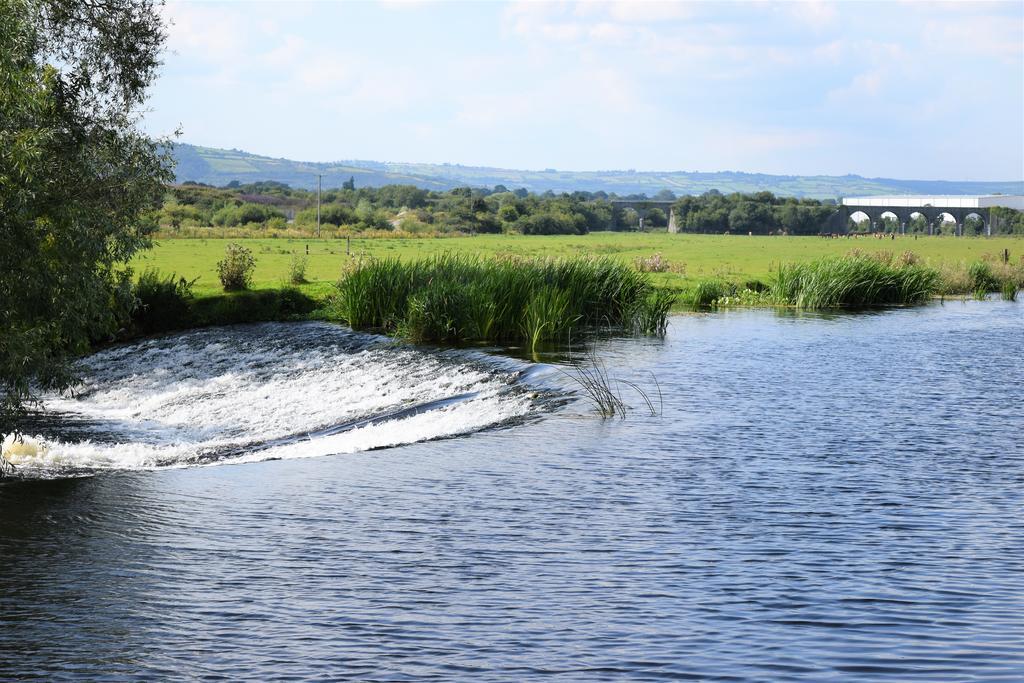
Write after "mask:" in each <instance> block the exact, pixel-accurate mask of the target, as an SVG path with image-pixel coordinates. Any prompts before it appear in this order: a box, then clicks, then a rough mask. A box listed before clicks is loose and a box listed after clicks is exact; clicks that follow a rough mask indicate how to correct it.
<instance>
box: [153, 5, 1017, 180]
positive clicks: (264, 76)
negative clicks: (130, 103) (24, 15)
mask: <svg viewBox="0 0 1024 683" xmlns="http://www.w3.org/2000/svg"><path fill="white" fill-rule="evenodd" d="M164 11H165V14H166V15H167V17H168V18H169V19H170V20H171V22H172V25H171V27H170V38H169V48H170V50H171V51H170V52H169V53H168V54H167V55H166V59H165V65H164V68H163V73H162V76H161V78H160V79H159V81H158V82H157V83H156V85H155V86H154V88H153V93H152V95H153V96H152V98H151V100H150V103H149V105H150V108H151V111H149V112H148V114H147V115H146V119H145V127H146V128H147V130H148V131H150V132H152V133H158V134H160V133H168V132H170V131H172V130H174V129H175V128H176V127H178V126H179V125H180V126H181V128H182V131H183V135H182V137H181V140H182V141H184V142H191V143H194V144H200V145H209V146H214V147H228V148H238V149H243V150H246V151H250V152H255V153H259V154H267V155H270V156H276V157H287V158H291V159H300V160H306V161H335V160H341V159H373V160H379V161H413V162H437V163H443V162H451V163H462V164H468V165H487V166H501V167H507V168H530V169H539V168H561V169H572V170H600V169H625V168H634V169H637V170H688V171H694V170H699V171H720V170H735V171H748V172H764V173H781V174H818V173H821V174H835V175H838V174H845V173H857V174H860V175H865V176H885V177H897V178H921V179H935V178H946V179H968V180H1019V179H1022V178H1024V3H1022V2H1019V1H1018V2H1010V3H980V2H962V3H925V2H903V3H901V2H885V3H870V2H842V3H825V2H785V3H770V2H753V3H739V2H721V3H689V2H687V3H673V2H653V3H645V2H553V3H546V2H529V3H497V2H494V3H490V2H474V3H462V2H415V1H409V0H405V1H387V2H365V3H364V2H344V3H340V2H339V3H332V2H317V3H295V2H289V3H284V2H232V3H203V2H173V1H171V2H168V4H167V6H166V8H165V10H164Z"/></svg>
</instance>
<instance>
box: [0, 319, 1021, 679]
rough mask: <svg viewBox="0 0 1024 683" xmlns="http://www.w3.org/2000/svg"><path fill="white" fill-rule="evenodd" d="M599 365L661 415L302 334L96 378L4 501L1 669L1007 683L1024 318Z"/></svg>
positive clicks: (556, 377)
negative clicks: (599, 406) (615, 414)
mask: <svg viewBox="0 0 1024 683" xmlns="http://www.w3.org/2000/svg"><path fill="white" fill-rule="evenodd" d="M591 347H592V348H593V349H594V352H595V353H596V355H597V357H599V358H600V359H602V361H603V363H604V364H605V365H606V367H607V368H608V371H609V373H610V374H611V375H612V376H614V377H619V378H622V379H628V380H631V381H634V382H636V383H637V384H638V385H639V386H641V387H642V388H644V389H645V390H646V391H647V393H648V395H649V396H651V397H652V401H653V402H654V404H655V407H656V412H657V413H658V414H657V415H652V414H651V412H650V411H649V410H647V409H646V407H645V404H644V403H643V401H642V400H641V398H640V397H639V395H638V394H636V392H635V391H633V390H632V389H631V388H629V387H628V386H627V385H625V384H622V385H620V388H621V391H622V396H623V399H624V400H626V401H627V402H628V403H630V404H632V405H633V406H634V407H635V409H634V410H631V411H630V412H629V414H628V416H627V417H626V419H609V420H602V419H600V418H599V417H597V416H596V415H594V413H593V411H592V410H591V408H590V407H589V406H588V405H587V403H586V402H585V401H581V400H575V399H574V398H573V396H572V394H571V392H572V390H573V386H574V385H573V383H572V381H571V380H570V379H569V378H567V377H566V376H565V375H563V374H562V373H560V372H558V371H557V370H555V369H554V367H553V365H552V364H550V363H540V364H535V363H531V362H528V361H526V360H517V359H515V358H512V357H508V356H506V355H503V354H497V353H494V352H484V351H451V350H449V351H430V350H415V349H409V348H404V347H397V346H395V345H393V344H391V343H389V342H388V341H387V340H383V339H381V338H373V337H367V336H363V335H356V334H353V333H351V332H348V331H346V330H344V329H343V328H338V327H333V326H330V325H327V324H319V323H304V324H297V325H276V324H275V325H261V326H251V327H237V328H224V329H213V330H205V331H199V332H193V333H189V334H185V335H178V336H175V337H168V338H165V339H159V340H150V341H147V342H143V343H140V344H135V345H131V346H126V347H118V348H113V349H109V350H106V351H104V352H102V353H101V354H98V355H97V356H95V357H93V358H91V359H89V361H88V366H89V370H88V373H87V375H86V377H87V379H86V382H85V384H84V385H83V386H82V387H81V390H80V393H79V395H78V396H77V397H74V398H64V399H57V398H51V399H50V400H49V402H48V403H49V407H50V409H51V410H52V411H54V414H52V415H51V416H49V417H46V418H40V419H39V420H37V421H35V422H33V423H32V424H31V425H30V426H31V428H32V430H33V434H37V435H38V439H36V440H34V441H30V443H32V444H35V445H34V446H33V447H34V448H35V449H36V450H35V451H34V452H33V453H32V454H29V455H26V456H25V458H24V460H23V462H22V463H21V464H20V465H19V467H18V476H17V477H16V478H13V479H8V480H2V481H0V679H3V680H7V679H12V678H39V679H47V680H53V679H59V678H76V679H89V680H97V679H111V680H116V679H140V678H141V679H153V680H179V679H190V680H191V679H197V678H207V679H217V678H226V679H253V680H268V681H269V680H283V679H292V680H294V679H304V680H308V679H317V680H321V679H322V680H333V679H337V678H342V677H351V678H356V679H361V680H367V679H371V680H409V679H421V678H434V679H440V680H450V679H471V680H517V681H518V680H533V679H541V678H557V679H558V680H611V679H615V680H621V679H633V680H656V679H657V680H663V679H684V680H685V679H690V680H809V681H825V680H837V681H838V680H842V681H847V680H850V681H856V680H863V681H878V680H892V681H906V680H935V681H939V680H941V681H948V680H966V679H971V680H1007V681H1010V680H1013V681H1018V680H1021V679H1022V678H1024V524H1022V512H1024V443H1022V437H1021V435H1022V434H1024V417H1022V407H1024V388H1022V385H1021V380H1022V378H1024V305H1022V304H1019V303H1009V302H1001V301H986V302H976V301H968V302H954V303H949V302H947V303H946V304H944V305H939V304H934V305H929V306H925V307H920V308H908V309H895V310H887V311H883V312H875V313H861V314H847V315H810V314H807V315H799V314H794V313H776V312H771V311H735V312H724V313H715V314H706V315H684V316H676V317H674V318H673V319H672V320H671V324H670V327H669V330H668V334H667V336H666V338H665V339H663V340H658V339H633V338H615V337H611V338H601V339H596V340H593V342H592V344H591ZM577 359H579V356H578V355H577ZM548 360H551V361H554V360H557V361H559V362H562V361H564V360H565V357H564V355H561V354H555V355H554V356H553V357H549V358H548ZM652 374H653V376H656V378H657V385H656V384H655V381H654V380H653V379H652ZM658 387H660V397H659V388H658Z"/></svg>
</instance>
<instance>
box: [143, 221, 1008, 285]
mask: <svg viewBox="0 0 1024 683" xmlns="http://www.w3.org/2000/svg"><path fill="white" fill-rule="evenodd" d="M229 241H231V240H222V239H208V240H203V239H175V240H163V241H159V242H158V244H157V246H156V247H155V248H154V249H152V250H150V251H148V252H144V253H142V254H140V255H139V256H138V257H137V258H136V260H135V261H134V262H133V265H134V266H135V268H136V270H137V271H142V270H143V269H145V268H146V267H155V268H159V269H160V270H161V271H162V272H165V273H170V272H174V273H177V274H179V275H181V276H183V277H186V278H188V279H189V280H191V279H193V278H197V280H196V283H195V293H196V295H197V296H198V297H203V296H207V295H211V294H219V293H220V284H219V282H218V280H217V269H216V264H217V261H218V260H220V259H221V258H223V256H224V247H225V245H226V244H227V243H228V242H229ZM238 241H239V242H240V243H242V244H244V245H245V246H247V247H248V248H250V249H251V250H252V252H253V254H254V255H255V257H256V270H255V273H254V277H253V287H254V288H255V289H279V288H281V287H282V286H283V285H284V284H286V283H287V282H288V269H289V264H290V262H291V259H292V256H293V255H295V254H305V253H306V248H307V247H308V249H309V260H308V264H307V269H306V277H307V279H308V280H309V281H310V283H309V284H306V285H301V286H300V289H301V291H303V292H304V293H307V294H309V295H310V296H313V297H314V298H316V297H322V296H326V294H328V293H329V291H330V290H331V287H332V286H333V284H334V283H335V282H337V280H338V278H339V277H340V276H341V272H342V269H343V268H344V267H345V265H346V264H348V263H350V262H351V261H352V260H353V257H356V256H358V255H364V256H373V257H376V258H390V257H398V258H401V259H403V260H412V259H420V258H425V257H429V256H434V255H437V254H443V253H452V254H464V255H471V256H493V255H514V256H521V257H526V258H534V257H541V258H547V257H553V258H565V257H571V256H607V257H609V258H612V259H614V260H616V261H619V262H621V263H625V264H629V265H632V264H634V262H635V261H636V260H637V259H642V258H648V257H650V256H652V255H653V254H661V256H662V261H663V263H667V268H666V269H665V270H664V271H663V272H655V273H651V281H652V282H653V283H654V284H655V285H656V286H658V287H661V288H666V289H670V290H673V291H676V292H680V293H686V292H692V291H693V290H694V289H695V288H696V287H697V285H698V283H700V282H701V281H704V280H709V279H718V280H723V281H727V282H732V283H736V284H739V285H742V284H743V283H744V282H745V281H747V280H760V281H763V282H767V281H768V280H769V279H770V278H771V277H773V276H774V274H775V273H776V272H777V271H778V268H779V266H780V265H784V264H787V263H804V262H808V261H815V260H818V259H822V258H826V257H829V256H842V255H844V254H846V253H847V252H849V251H850V250H851V249H858V250H860V251H862V252H864V253H867V254H872V253H878V252H891V253H894V254H900V253H902V252H904V251H906V250H912V251H913V252H914V253H915V254H917V256H918V257H919V258H920V261H921V263H922V264H924V265H930V266H932V267H935V268H940V266H941V265H942V264H948V265H949V266H950V267H953V266H956V265H957V264H961V263H964V264H970V263H973V262H975V261H981V260H983V259H984V258H985V257H986V256H988V257H989V258H990V259H996V258H997V257H998V256H999V255H1000V254H1002V253H1003V250H1004V249H1008V250H1009V252H1010V255H1011V261H1013V262H1018V261H1019V259H1020V257H1021V255H1022V254H1024V240H1021V239H1017V238H1012V237H1000V238H954V237H930V238H924V237H922V238H920V239H916V240H915V239H914V238H913V237H910V236H907V237H897V238H896V239H895V240H877V239H873V238H860V239H853V238H851V239H845V238H844V239H836V240H830V239H821V238H817V237H756V236H755V237H747V236H736V235H669V234H667V233H592V234H590V235H581V236H572V237H570V236H527V235H479V236H476V237H452V238H445V239H423V238H421V239H391V238H387V239H365V238H359V239H352V240H351V244H350V247H351V255H347V254H346V246H347V243H346V241H345V240H312V239H309V240H303V239H291V240H289V239H263V240H238Z"/></svg>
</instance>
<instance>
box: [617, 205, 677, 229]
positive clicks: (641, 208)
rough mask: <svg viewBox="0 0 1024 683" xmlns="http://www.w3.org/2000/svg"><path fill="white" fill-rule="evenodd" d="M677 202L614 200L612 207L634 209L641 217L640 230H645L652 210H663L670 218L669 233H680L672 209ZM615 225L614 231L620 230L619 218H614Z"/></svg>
mask: <svg viewBox="0 0 1024 683" xmlns="http://www.w3.org/2000/svg"><path fill="white" fill-rule="evenodd" d="M675 203H676V200H674V199H671V200H667V199H613V200H612V206H613V207H614V208H616V209H633V210H634V211H636V212H637V214H639V216H640V230H643V229H644V219H645V218H646V217H647V212H648V211H650V210H651V209H661V210H662V211H663V212H664V213H665V215H666V216H668V231H669V232H679V226H678V224H677V223H676V212H675V211H674V210H673V209H672V207H673V206H674V205H675ZM613 220H614V221H615V223H614V224H613V225H612V229H618V227H619V226H618V218H617V217H614V218H613Z"/></svg>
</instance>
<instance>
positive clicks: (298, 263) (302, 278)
mask: <svg viewBox="0 0 1024 683" xmlns="http://www.w3.org/2000/svg"><path fill="white" fill-rule="evenodd" d="M308 261H309V259H308V258H307V257H306V256H305V255H303V254H295V255H293V256H292V260H291V262H290V263H289V264H288V281H289V282H291V283H292V284H293V285H301V284H305V283H306V282H307V280H306V264H307V262H308Z"/></svg>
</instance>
